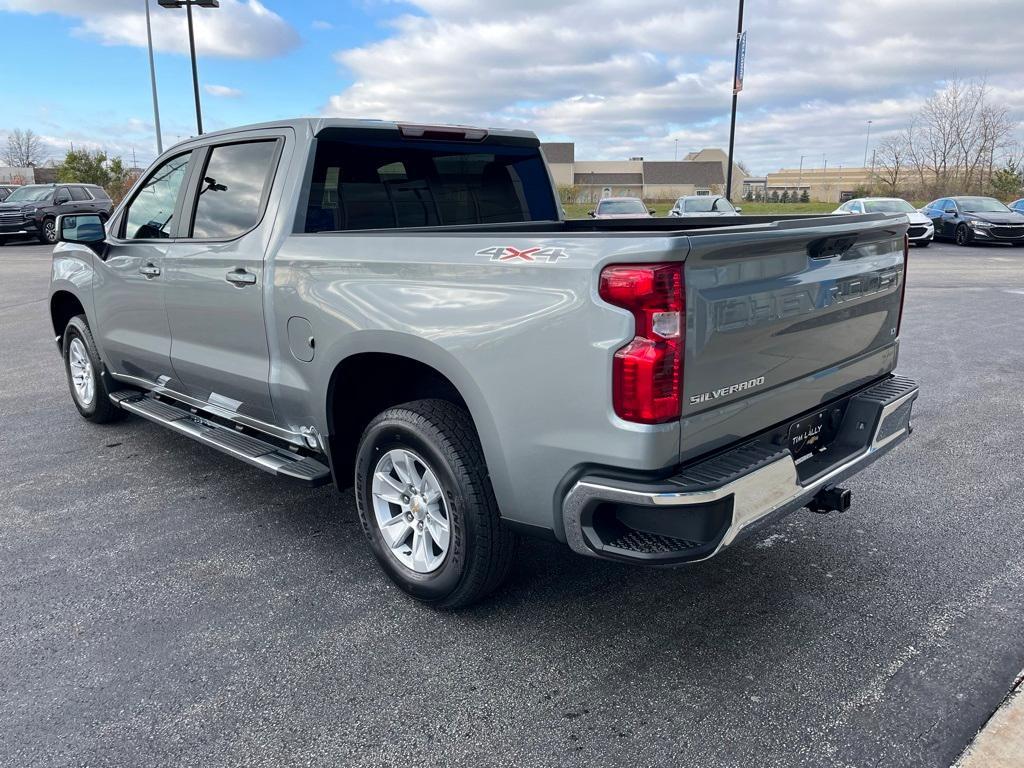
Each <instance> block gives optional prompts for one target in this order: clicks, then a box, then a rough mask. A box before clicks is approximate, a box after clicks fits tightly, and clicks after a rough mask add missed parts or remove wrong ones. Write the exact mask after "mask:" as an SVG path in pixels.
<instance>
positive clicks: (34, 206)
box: [0, 184, 114, 245]
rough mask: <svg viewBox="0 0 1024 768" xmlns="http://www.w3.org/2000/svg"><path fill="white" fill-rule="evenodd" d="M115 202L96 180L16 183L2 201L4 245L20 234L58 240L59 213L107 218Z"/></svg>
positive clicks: (0, 227) (0, 225) (45, 240)
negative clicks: (95, 215) (75, 182)
mask: <svg viewBox="0 0 1024 768" xmlns="http://www.w3.org/2000/svg"><path fill="white" fill-rule="evenodd" d="M113 211H114V203H113V202H112V201H111V199H110V197H109V196H108V195H107V193H106V192H105V191H104V190H103V188H102V187H99V186H97V185H95V184H26V185H25V186H23V187H15V188H13V191H12V192H11V193H10V194H9V195H7V197H6V199H4V200H3V202H0V245H3V244H4V242H5V241H6V240H9V239H14V238H18V237H36V238H38V239H39V241H40V242H42V243H56V242H57V229H56V221H57V217H58V216H59V215H61V214H64V213H77V214H84V213H94V214H97V215H99V216H100V217H101V218H102V219H104V220H106V219H107V218H108V217H109V216H110V214H111V213H113Z"/></svg>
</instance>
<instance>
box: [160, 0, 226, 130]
mask: <svg viewBox="0 0 1024 768" xmlns="http://www.w3.org/2000/svg"><path fill="white" fill-rule="evenodd" d="M157 2H158V3H159V4H160V7H161V8H181V7H182V6H184V7H185V12H186V13H187V14H188V50H189V54H190V55H191V56H192V90H193V91H195V96H196V129H197V130H198V131H199V135H200V136H202V135H203V109H202V106H201V105H200V104H199V68H198V67H197V66H196V36H195V32H194V31H193V29H192V6H193V5H198V6H199V7H200V8H220V0H157Z"/></svg>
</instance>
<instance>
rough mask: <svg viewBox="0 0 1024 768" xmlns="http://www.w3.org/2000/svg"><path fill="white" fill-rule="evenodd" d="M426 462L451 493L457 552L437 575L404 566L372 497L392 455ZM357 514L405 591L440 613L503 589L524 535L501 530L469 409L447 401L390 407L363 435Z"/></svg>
mask: <svg viewBox="0 0 1024 768" xmlns="http://www.w3.org/2000/svg"><path fill="white" fill-rule="evenodd" d="M397 448H401V449H403V450H407V451H411V452H412V453H414V454H417V455H418V456H420V457H422V458H423V459H424V461H425V463H426V464H427V465H429V468H430V469H431V471H432V472H433V473H434V475H435V476H436V477H437V479H438V482H439V483H440V485H441V490H442V491H443V493H444V499H445V502H446V506H447V514H448V522H449V530H450V534H449V546H448V551H447V553H446V554H445V556H444V560H443V561H442V562H441V564H440V565H439V566H438V567H437V568H436V570H434V571H432V572H430V573H418V572H417V571H414V570H413V569H412V568H409V567H407V566H406V565H404V564H403V563H401V562H399V560H398V558H397V557H396V556H395V555H394V554H392V552H391V550H390V548H389V547H388V545H387V544H386V543H385V542H384V538H383V535H382V534H381V531H380V528H379V526H378V524H377V520H376V516H375V512H374V507H373V500H372V497H371V493H372V482H373V475H374V471H375V470H376V468H377V465H378V461H379V460H380V459H381V457H382V456H384V455H385V454H386V453H387V452H388V451H391V450H394V449H397ZM355 494H356V508H357V510H358V512H359V520H360V522H361V523H362V526H363V532H364V533H365V534H366V537H367V538H368V539H369V541H370V548H371V549H372V550H373V554H374V556H375V557H376V558H377V561H378V562H379V563H380V565H381V567H382V568H383V569H384V571H385V573H387V575H388V576H389V577H390V578H391V580H392V581H394V582H395V584H397V585H398V586H399V587H400V588H401V589H402V590H403V591H404V592H406V593H407V594H409V595H411V596H412V597H414V598H416V599H417V600H420V601H422V602H425V603H429V604H430V605H432V606H434V607H437V608H462V607H464V606H467V605H470V604H472V603H474V602H476V601H478V600H480V599H481V598H483V597H484V596H486V595H487V594H489V593H490V592H492V591H493V590H494V589H495V588H497V587H498V585H499V584H501V582H502V580H504V578H505V576H506V575H507V574H508V570H509V568H510V566H511V564H512V554H513V552H514V549H515V543H516V536H515V534H514V533H512V532H511V531H509V530H508V529H507V528H505V527H504V526H503V525H502V524H501V519H500V515H499V513H498V504H497V501H496V500H495V498H494V491H493V489H492V488H491V481H490V478H489V477H488V473H487V466H486V464H485V463H484V456H483V450H482V449H481V447H480V441H479V439H478V438H477V435H476V430H475V429H474V428H473V423H472V421H471V420H470V418H469V414H467V413H466V412H465V411H464V410H462V409H461V408H459V407H457V406H455V405H453V404H452V403H449V402H447V401H444V400H416V401H413V402H410V403H404V404H402V405H398V406H395V407H393V408H388V409H387V410H385V411H384V412H382V413H381V414H379V415H378V416H377V417H376V418H375V419H374V420H373V421H371V422H370V424H369V425H368V426H367V427H366V430H365V431H364V432H363V436H362V439H361V440H360V442H359V449H358V452H357V454H356V469H355Z"/></svg>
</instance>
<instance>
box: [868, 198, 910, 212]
mask: <svg viewBox="0 0 1024 768" xmlns="http://www.w3.org/2000/svg"><path fill="white" fill-rule="evenodd" d="M864 210H865V211H866V212H867V213H914V212H915V211H916V210H917V209H916V208H914V206H912V205H911V204H910V203H908V202H907V201H906V200H865V201H864Z"/></svg>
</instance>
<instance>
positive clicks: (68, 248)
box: [48, 243, 98, 338]
mask: <svg viewBox="0 0 1024 768" xmlns="http://www.w3.org/2000/svg"><path fill="white" fill-rule="evenodd" d="M95 258H96V254H95V253H93V252H92V251H91V250H90V249H89V248H88V247H87V246H84V245H78V244H75V243H58V244H57V246H56V247H55V248H54V249H53V259H52V261H51V266H50V290H49V294H48V298H49V304H50V313H51V314H50V317H51V320H53V319H54V317H53V298H54V296H55V295H57V294H58V293H62V292H63V293H68V294H71V295H72V296H74V297H75V298H76V299H77V300H78V303H79V304H81V305H82V308H83V309H84V310H85V317H86V320H88V321H89V326H90V327H91V328H93V329H94V330H95V329H96V324H95V318H96V305H95V299H94V296H93V281H94V278H95V268H94V259H95ZM54 334H55V335H59V334H60V331H59V330H58V329H57V328H56V326H55V327H54ZM97 338H98V336H97Z"/></svg>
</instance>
